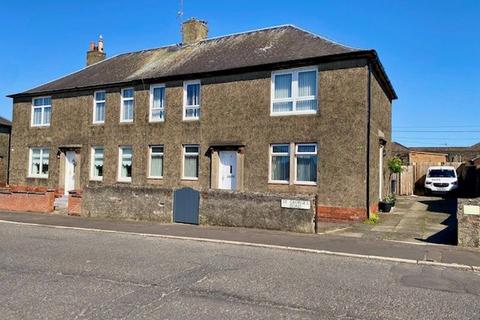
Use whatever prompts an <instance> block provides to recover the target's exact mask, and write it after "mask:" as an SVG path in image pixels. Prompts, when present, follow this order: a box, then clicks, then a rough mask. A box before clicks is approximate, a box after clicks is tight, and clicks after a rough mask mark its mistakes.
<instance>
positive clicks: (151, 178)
mask: <svg viewBox="0 0 480 320" xmlns="http://www.w3.org/2000/svg"><path fill="white" fill-rule="evenodd" d="M147 179H148V180H163V177H147Z"/></svg>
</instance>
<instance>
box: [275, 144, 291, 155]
mask: <svg viewBox="0 0 480 320" xmlns="http://www.w3.org/2000/svg"><path fill="white" fill-rule="evenodd" d="M272 152H274V153H288V146H287V145H274V146H272Z"/></svg>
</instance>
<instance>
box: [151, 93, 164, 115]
mask: <svg viewBox="0 0 480 320" xmlns="http://www.w3.org/2000/svg"><path fill="white" fill-rule="evenodd" d="M164 118H165V86H164V85H154V86H151V87H150V122H157V121H164Z"/></svg>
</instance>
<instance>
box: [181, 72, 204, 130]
mask: <svg viewBox="0 0 480 320" xmlns="http://www.w3.org/2000/svg"><path fill="white" fill-rule="evenodd" d="M192 84H198V85H199V90H198V101H199V104H198V105H192V106H187V87H188V86H189V85H192ZM201 104H202V84H201V82H200V80H190V81H184V82H183V116H182V118H183V121H196V120H200V116H198V117H186V111H187V109H197V110H198V111H199V113H200V114H201V112H202V111H201Z"/></svg>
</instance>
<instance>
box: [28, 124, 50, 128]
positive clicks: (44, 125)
mask: <svg viewBox="0 0 480 320" xmlns="http://www.w3.org/2000/svg"><path fill="white" fill-rule="evenodd" d="M49 127H50V125H49V124H32V125H30V128H49Z"/></svg>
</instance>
